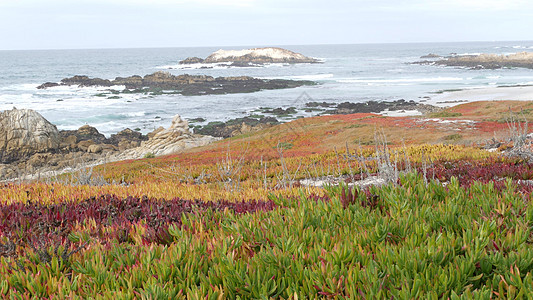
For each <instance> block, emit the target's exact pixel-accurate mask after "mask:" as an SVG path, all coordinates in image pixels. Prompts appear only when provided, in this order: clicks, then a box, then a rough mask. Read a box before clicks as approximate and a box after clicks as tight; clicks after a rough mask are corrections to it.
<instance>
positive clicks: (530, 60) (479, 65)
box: [415, 52, 533, 69]
mask: <svg viewBox="0 0 533 300" xmlns="http://www.w3.org/2000/svg"><path fill="white" fill-rule="evenodd" d="M415 64H429V65H439V66H448V67H465V68H469V69H501V68H527V69H533V52H520V53H514V54H509V55H498V54H480V55H455V56H450V57H446V58H444V59H440V60H436V61H435V60H430V61H428V60H425V61H419V62H415Z"/></svg>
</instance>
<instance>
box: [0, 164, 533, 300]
mask: <svg viewBox="0 0 533 300" xmlns="http://www.w3.org/2000/svg"><path fill="white" fill-rule="evenodd" d="M506 184H507V188H506V189H503V190H502V191H501V192H499V191H498V190H496V189H495V188H494V185H493V184H492V183H489V184H481V183H475V184H473V185H471V186H470V187H468V188H467V187H462V186H461V185H460V184H459V182H458V181H457V180H456V179H455V178H452V179H451V180H450V182H449V183H448V184H447V185H443V184H441V183H439V182H437V181H429V182H426V181H425V180H424V178H423V177H422V176H421V175H419V174H416V173H410V174H403V175H401V177H400V184H390V185H385V186H382V187H372V188H370V189H369V190H360V189H359V188H356V187H349V186H347V185H340V186H330V187H327V192H328V195H329V197H325V198H320V197H316V198H312V197H306V196H305V194H303V193H302V194H301V195H300V196H299V197H295V198H285V197H282V196H279V195H276V194H272V195H271V198H272V199H273V200H274V201H275V202H276V204H277V207H276V208H275V209H273V210H270V211H256V212H254V213H242V214H239V213H236V212H234V211H231V210H228V209H224V210H218V211H215V210H207V211H205V212H201V213H200V212H198V213H194V212H193V213H188V214H185V213H184V214H183V215H182V218H181V225H178V224H171V225H170V226H169V227H168V229H167V232H168V235H169V239H170V243H167V242H164V243H163V242H161V243H155V242H150V243H147V242H146V241H143V240H141V239H136V238H130V239H127V242H119V241H111V242H107V243H99V242H98V241H92V242H91V244H90V246H89V247H87V248H86V249H83V250H81V251H79V252H77V253H75V254H73V255H72V256H71V257H70V259H69V261H68V264H69V265H68V267H63V265H62V264H61V262H60V261H59V260H57V259H56V260H54V259H52V260H51V262H50V263H40V262H39V260H38V258H37V256H38V255H37V254H36V253H34V252H32V251H29V252H28V253H26V254H19V257H17V258H14V257H2V258H1V260H2V263H1V264H0V274H1V278H2V279H1V280H0V293H1V294H2V296H4V297H16V296H17V295H21V297H30V298H31V297H48V296H51V297H52V298H53V297H56V298H61V297H63V298H65V297H67V298H75V297H80V298H87V297H91V298H102V299H103V298H108V297H118V298H124V299H135V298H146V299H152V298H153V299H163V298H164V299H166V298H175V299H206V298H207V299H237V298H240V299H271V298H274V299H278V298H279V299H289V298H291V299H295V298H298V299H306V298H329V299H354V298H356V299H358V298H360V299H362V298H366V299H373V298H397V299H412V298H419V299H422V298H423V299H448V298H449V299H489V298H502V299H508V298H523V299H526V298H528V297H531V291H533V279H532V275H531V273H532V270H533V247H531V244H532V243H533V238H532V237H531V236H532V234H531V233H532V232H531V228H532V225H533V223H532V222H533V208H532V207H531V205H530V200H531V199H529V198H527V197H525V196H523V195H522V194H521V193H520V192H518V191H517V190H516V189H515V188H514V185H513V184H512V182H511V181H509V182H507V183H506ZM80 230H82V231H83V229H80ZM130 234H131V235H134V234H138V233H136V232H131V233H130ZM71 235H72V236H73V237H82V236H84V235H83V234H82V232H73V233H72V234H71ZM60 251H62V250H60ZM15 259H17V260H19V261H23V262H24V263H25V266H26V267H25V270H21V269H20V268H17V267H15V266H16V264H15Z"/></svg>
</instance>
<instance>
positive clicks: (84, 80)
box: [61, 75, 113, 87]
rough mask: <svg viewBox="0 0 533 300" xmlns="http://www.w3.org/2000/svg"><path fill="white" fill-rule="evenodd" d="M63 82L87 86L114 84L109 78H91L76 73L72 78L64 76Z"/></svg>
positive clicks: (64, 83)
mask: <svg viewBox="0 0 533 300" xmlns="http://www.w3.org/2000/svg"><path fill="white" fill-rule="evenodd" d="M61 83H62V84H63V85H77V86H80V87H87V86H112V85H113V83H111V81H110V80H107V79H101V78H89V77H88V76H84V75H83V76H80V75H76V76H73V77H70V78H64V79H62V80H61Z"/></svg>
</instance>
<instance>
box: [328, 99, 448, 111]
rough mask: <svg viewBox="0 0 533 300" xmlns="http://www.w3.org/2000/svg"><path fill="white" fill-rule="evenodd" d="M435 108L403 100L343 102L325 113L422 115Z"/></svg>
mask: <svg viewBox="0 0 533 300" xmlns="http://www.w3.org/2000/svg"><path fill="white" fill-rule="evenodd" d="M436 109H438V108H436V107H435V106H432V105H427V104H421V103H417V102H415V101H413V100H410V101H405V100H404V99H400V100H396V101H390V102H386V101H383V102H378V101H368V102H360V103H352V102H344V103H340V104H338V105H337V106H336V107H335V108H334V109H332V110H328V111H326V113H329V114H341V115H347V114H355V113H380V112H383V111H385V110H388V111H398V110H418V111H420V112H422V113H427V112H433V111H435V110H436Z"/></svg>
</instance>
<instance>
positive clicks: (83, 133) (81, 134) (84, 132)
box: [60, 125, 106, 144]
mask: <svg viewBox="0 0 533 300" xmlns="http://www.w3.org/2000/svg"><path fill="white" fill-rule="evenodd" d="M60 133H61V138H62V142H63V144H66V143H67V142H68V144H72V141H74V138H73V137H71V136H74V137H76V142H82V141H89V140H92V141H93V142H95V143H97V144H102V143H105V142H106V137H105V135H103V134H101V133H100V132H98V129H96V128H94V127H92V126H89V125H83V126H81V127H80V128H78V130H61V132H60ZM67 139H68V141H67Z"/></svg>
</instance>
